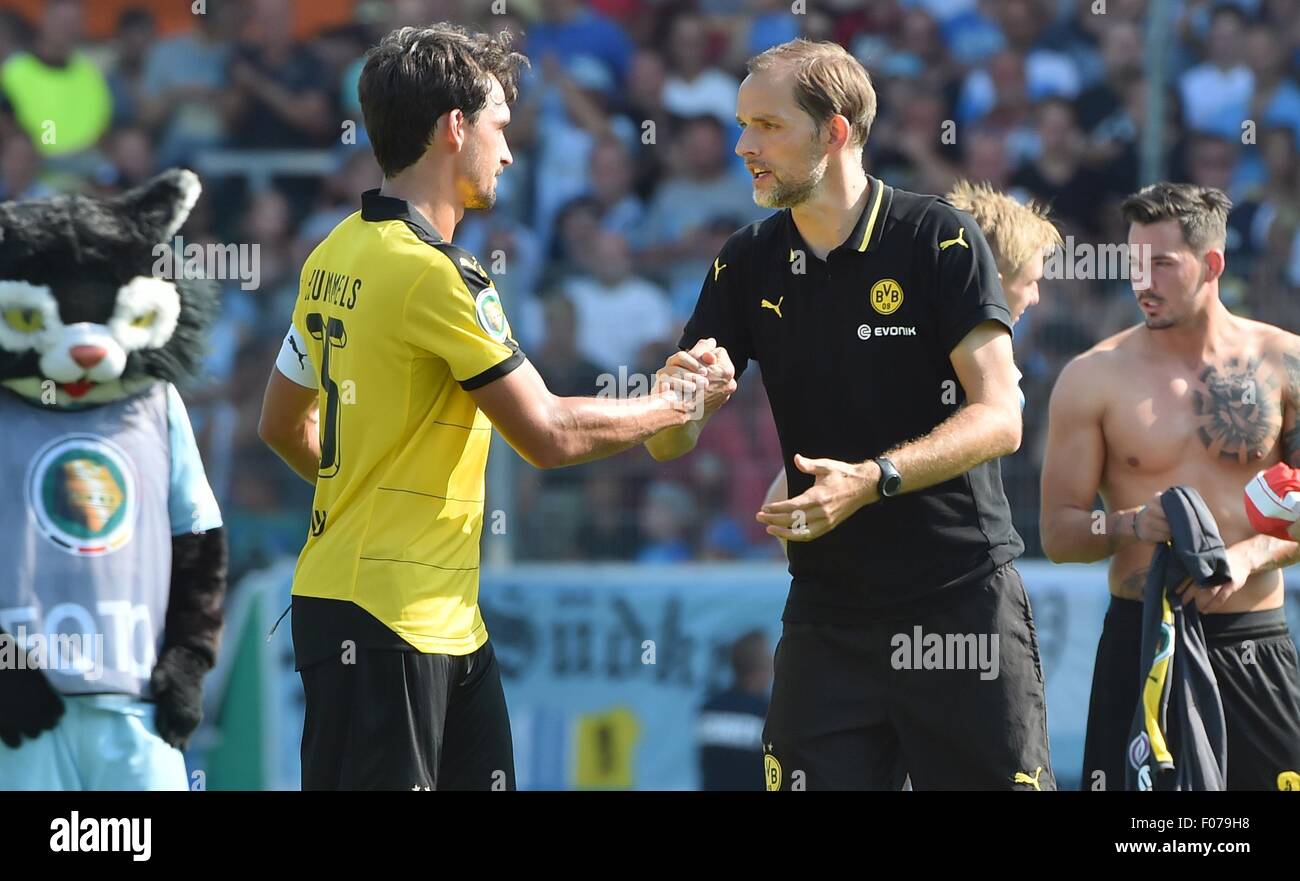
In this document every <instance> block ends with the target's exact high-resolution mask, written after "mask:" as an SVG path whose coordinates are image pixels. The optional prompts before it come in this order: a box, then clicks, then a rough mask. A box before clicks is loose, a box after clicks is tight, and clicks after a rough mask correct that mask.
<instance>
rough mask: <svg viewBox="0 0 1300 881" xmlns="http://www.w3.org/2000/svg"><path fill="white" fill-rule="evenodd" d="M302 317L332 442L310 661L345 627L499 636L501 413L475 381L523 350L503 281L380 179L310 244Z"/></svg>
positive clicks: (296, 589)
mask: <svg viewBox="0 0 1300 881" xmlns="http://www.w3.org/2000/svg"><path fill="white" fill-rule="evenodd" d="M293 327H294V331H295V332H296V335H297V337H298V338H299V339H300V340H302V341H303V343H304V344H305V349H306V351H305V352H304V353H303V354H304V355H307V356H309V357H310V359H311V366H312V367H313V369H314V372H315V379H316V380H317V382H318V389H319V392H318V395H319V405H320V443H321V463H320V471H319V473H318V476H317V480H316V496H315V500H314V502H313V511H312V524H311V529H310V534H309V535H308V538H307V543H306V545H305V546H304V547H303V549H302V553H301V555H300V556H299V558H298V566H297V569H296V570H295V572H294V579H293V595H294V644H295V650H296V651H297V652H298V665H299V667H301V666H303V665H304V664H305V663H309V662H311V661H312V660H314V659H315V657H319V656H321V655H323V654H330V653H337V652H339V651H340V643H341V642H342V641H343V640H347V639H352V640H354V641H356V642H361V643H367V642H368V643H371V644H374V643H376V642H383V641H384V637H385V636H388V637H390V638H391V636H392V635H395V636H396V637H400V640H401V642H400V643H398V644H399V645H400V646H402V647H413V648H414V649H416V650H419V651H422V652H436V653H442V654H453V655H462V654H469V653H470V652H473V651H474V650H476V649H478V648H479V647H480V646H482V645H483V644H484V643H485V642H486V641H487V631H486V629H485V628H484V626H483V619H482V617H481V616H480V614H479V609H478V574H479V571H478V568H479V536H480V534H481V531H482V524H483V495H484V483H485V479H484V478H485V473H486V468H487V454H488V442H489V441H490V439H491V436H492V425H491V423H490V422H489V421H488V419H487V417H486V416H485V415H484V414H483V413H482V412H480V411H479V409H478V407H477V406H475V404H474V400H473V398H471V397H470V395H469V390H472V389H475V388H478V387H480V386H482V385H485V384H487V383H488V382H491V381H492V380H494V379H497V378H498V377H501V376H504V375H505V374H506V373H509V372H510V371H511V370H513V369H514V368H515V367H517V366H519V364H520V363H522V362H523V357H524V356H523V353H522V352H520V351H519V347H518V345H517V344H516V343H515V341H514V340H513V339H512V338H511V336H510V325H509V324H508V323H507V321H506V317H505V313H504V312H503V311H502V308H501V301H500V298H499V297H498V294H497V291H496V288H495V287H494V286H493V284H492V281H491V280H490V279H489V278H488V277H487V275H486V273H485V272H484V271H483V268H482V267H481V266H480V265H479V262H478V261H477V260H476V259H474V257H473V256H471V255H470V254H469V253H468V252H466V251H464V250H463V249H460V248H457V247H455V246H453V245H451V244H449V243H447V242H444V241H443V240H442V239H441V237H439V235H438V234H437V232H436V231H435V230H434V229H433V227H432V226H431V225H430V224H429V223H428V221H427V220H426V219H425V218H424V217H423V216H422V215H421V214H420V213H419V212H418V211H416V210H415V209H413V208H412V207H411V206H410V205H409V204H408V203H406V202H405V201H403V200H401V199H395V198H391V197H388V196H381V195H380V194H379V191H378V190H371V191H369V192H367V193H365V194H364V195H363V197H362V207H361V211H360V212H358V213H356V214H353V215H352V216H350V217H348V218H347V219H346V220H344V221H343V222H342V223H340V224H339V225H338V226H336V227H335V228H334V230H333V231H332V232H331V233H330V234H329V236H328V237H327V238H326V239H325V241H323V242H321V244H320V245H319V246H318V247H317V248H316V249H315V250H314V251H313V252H312V253H311V256H310V257H308V258H307V262H306V264H305V265H304V266H303V270H302V277H301V282H300V287H299V293H298V301H297V304H296V306H295V307H294V313H293ZM311 598H315V600H324V601H332V602H316V601H314V600H312V599H311ZM339 601H343V602H339ZM349 603H350V604H354V605H348V604H349ZM357 607H359V608H360V609H361V610H364V613H365V614H359V613H358V612H357ZM323 610H324V611H323ZM300 619H301V620H300ZM376 623H378V624H382V625H383V626H382V627H378V628H377V627H376V626H375V625H376ZM376 634H379V635H378V636H376ZM391 641H392V642H394V643H397V640H391ZM307 655H311V656H314V657H306V656H307Z"/></svg>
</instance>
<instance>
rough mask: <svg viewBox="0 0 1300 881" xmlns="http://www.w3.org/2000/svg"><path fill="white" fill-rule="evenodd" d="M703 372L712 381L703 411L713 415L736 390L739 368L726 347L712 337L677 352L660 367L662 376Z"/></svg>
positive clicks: (706, 393)
mask: <svg viewBox="0 0 1300 881" xmlns="http://www.w3.org/2000/svg"><path fill="white" fill-rule="evenodd" d="M690 374H694V375H702V376H704V377H705V378H706V379H707V380H708V382H709V384H708V387H707V388H706V389H705V391H704V408H703V414H702V415H705V416H711V415H712V414H713V413H714V412H716V411H717V410H718V408H720V407H721V406H722V405H723V404H725V403H727V401H729V400H730V399H731V396H732V395H733V394H735V392H736V368H735V366H734V365H733V364H732V363H731V356H730V355H728V354H727V350H726V349H724V348H723V347H721V346H719V345H718V341H717V340H715V339H713V338H712V337H709V338H707V339H702V340H700V341H698V342H697V343H696V344H695V345H694V346H692V347H691V349H690V351H687V352H674V353H673V354H672V355H670V356H669V357H668V360H667V361H665V362H664V366H663V367H661V368H660V369H659V375H660V376H661V377H662V376H671V375H678V376H681V375H690Z"/></svg>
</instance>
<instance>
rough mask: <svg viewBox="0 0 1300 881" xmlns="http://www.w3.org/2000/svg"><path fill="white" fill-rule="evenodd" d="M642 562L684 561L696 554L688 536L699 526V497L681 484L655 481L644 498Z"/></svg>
mask: <svg viewBox="0 0 1300 881" xmlns="http://www.w3.org/2000/svg"><path fill="white" fill-rule="evenodd" d="M640 525H641V537H642V538H641V542H642V543H641V549H640V550H639V551H637V555H636V561H637V562H638V563H684V562H686V561H687V560H689V559H690V558H691V556H692V550H693V549H692V547H691V543H690V541H689V540H688V539H687V536H688V535H693V534H694V527H695V525H696V516H695V497H694V496H693V495H692V494H691V492H690V490H688V489H686V487H684V486H681V485H680V484H676V483H670V482H668V481H663V480H659V481H655V482H654V483H652V484H650V486H649V487H648V488H647V489H646V493H645V498H644V499H642V501H641V516H640Z"/></svg>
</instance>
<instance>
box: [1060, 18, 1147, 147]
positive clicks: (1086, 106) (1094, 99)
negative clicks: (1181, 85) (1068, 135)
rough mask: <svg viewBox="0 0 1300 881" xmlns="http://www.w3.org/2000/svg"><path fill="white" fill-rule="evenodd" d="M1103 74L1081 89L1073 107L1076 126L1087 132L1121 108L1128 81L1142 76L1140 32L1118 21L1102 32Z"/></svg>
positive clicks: (1130, 25) (1090, 132)
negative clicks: (1077, 115)
mask: <svg viewBox="0 0 1300 881" xmlns="http://www.w3.org/2000/svg"><path fill="white" fill-rule="evenodd" d="M1101 58H1102V65H1103V75H1102V77H1101V79H1100V80H1098V81H1097V82H1095V83H1093V84H1092V85H1091V86H1089V87H1088V88H1087V89H1085V90H1084V91H1083V94H1081V95H1080V96H1079V100H1078V101H1076V102H1075V108H1076V110H1077V112H1078V114H1079V125H1080V126H1082V128H1083V130H1084V131H1085V132H1087V133H1088V134H1090V135H1091V134H1092V133H1093V132H1094V131H1095V130H1096V128H1097V126H1099V125H1101V123H1102V122H1103V121H1105V120H1106V119H1108V118H1109V117H1110V116H1111V115H1113V114H1114V113H1115V111H1116V110H1117V109H1118V108H1120V107H1122V105H1123V103H1124V100H1125V96H1126V93H1127V91H1128V85H1129V83H1132V82H1133V81H1134V80H1137V79H1140V78H1141V77H1142V31H1141V30H1140V29H1139V28H1138V26H1137V25H1136V24H1134V23H1133V22H1128V21H1117V22H1114V23H1112V24H1111V25H1110V26H1109V27H1107V28H1106V29H1105V30H1104V31H1102V34H1101Z"/></svg>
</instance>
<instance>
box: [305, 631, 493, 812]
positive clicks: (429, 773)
mask: <svg viewBox="0 0 1300 881" xmlns="http://www.w3.org/2000/svg"><path fill="white" fill-rule="evenodd" d="M299 675H301V676H302V685H303V691H304V692H305V693H306V696H307V714H306V719H305V721H304V723H303V732H302V788H303V789H304V790H309V789H405V790H410V789H452V790H457V789H467V790H494V789H506V790H513V789H514V788H515V762H514V748H513V745H512V742H511V737H510V717H509V715H508V714H507V712H506V699H505V692H504V691H503V690H502V688H501V673H500V669H499V667H498V666H497V660H496V654H495V653H494V652H493V650H492V643H491V642H490V641H489V642H487V643H485V644H484V645H483V646H482V647H481V648H479V649H478V651H476V652H473V653H472V654H468V655H434V654H423V653H421V652H412V651H394V650H392V649H366V648H358V649H357V650H356V657H355V662H354V663H350V664H345V663H343V661H342V660H341V659H340V658H330V659H329V660H325V661H320V662H318V663H315V664H312V665H311V666H308V667H305V668H304V669H303V670H301V671H300V674H299Z"/></svg>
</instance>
